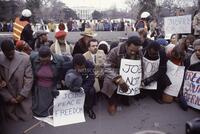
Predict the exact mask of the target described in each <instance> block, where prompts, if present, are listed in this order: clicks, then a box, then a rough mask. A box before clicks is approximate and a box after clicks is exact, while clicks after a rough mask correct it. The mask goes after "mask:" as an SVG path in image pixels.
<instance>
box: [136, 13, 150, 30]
mask: <svg viewBox="0 0 200 134" xmlns="http://www.w3.org/2000/svg"><path fill="white" fill-rule="evenodd" d="M149 17H150V13H149V12H142V14H141V16H140V20H138V21H137V23H136V24H135V28H136V31H137V30H138V29H140V28H144V29H145V30H146V31H148V30H149V26H148V20H149Z"/></svg>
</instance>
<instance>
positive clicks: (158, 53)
mask: <svg viewBox="0 0 200 134" xmlns="http://www.w3.org/2000/svg"><path fill="white" fill-rule="evenodd" d="M143 56H144V57H143V62H144V60H145V59H147V61H154V62H155V61H159V62H158V63H159V64H158V71H156V72H155V73H154V74H153V75H151V76H149V77H147V78H145V79H143V80H142V85H143V86H147V85H149V84H151V83H152V82H157V90H155V91H153V94H152V97H153V98H154V99H155V100H156V101H157V102H158V103H162V101H161V99H162V94H163V91H164V89H165V88H166V87H167V86H169V85H171V81H170V79H169V77H168V76H167V75H166V72H167V57H166V54H165V50H164V49H161V47H160V45H159V44H158V43H157V42H156V41H151V42H150V43H149V45H148V46H147V47H146V49H144V50H143ZM147 64H148V63H147ZM143 67H144V66H143ZM143 69H145V68H143Z"/></svg>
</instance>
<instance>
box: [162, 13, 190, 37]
mask: <svg viewBox="0 0 200 134" xmlns="http://www.w3.org/2000/svg"><path fill="white" fill-rule="evenodd" d="M191 25H192V16H191V15H184V16H173V17H165V18H164V30H165V34H178V33H191Z"/></svg>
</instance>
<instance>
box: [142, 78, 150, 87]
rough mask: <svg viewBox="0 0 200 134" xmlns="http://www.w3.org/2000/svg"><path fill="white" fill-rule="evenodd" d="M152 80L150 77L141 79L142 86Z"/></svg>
mask: <svg viewBox="0 0 200 134" xmlns="http://www.w3.org/2000/svg"><path fill="white" fill-rule="evenodd" d="M151 82H152V80H151V79H150V78H146V79H144V80H142V83H141V84H142V86H147V85H149V84H150V83H151Z"/></svg>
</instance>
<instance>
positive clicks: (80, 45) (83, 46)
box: [72, 28, 95, 55]
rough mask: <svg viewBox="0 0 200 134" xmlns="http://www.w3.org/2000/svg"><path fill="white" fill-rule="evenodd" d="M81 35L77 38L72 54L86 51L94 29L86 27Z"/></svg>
mask: <svg viewBox="0 0 200 134" xmlns="http://www.w3.org/2000/svg"><path fill="white" fill-rule="evenodd" d="M81 35H82V36H83V37H82V38H81V39H79V41H78V42H76V44H75V46H74V51H73V53H72V55H74V54H78V53H81V54H84V53H85V52H87V51H88V42H89V40H90V39H92V38H93V37H94V36H95V34H94V31H92V29H91V28H86V29H85V31H84V33H81Z"/></svg>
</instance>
